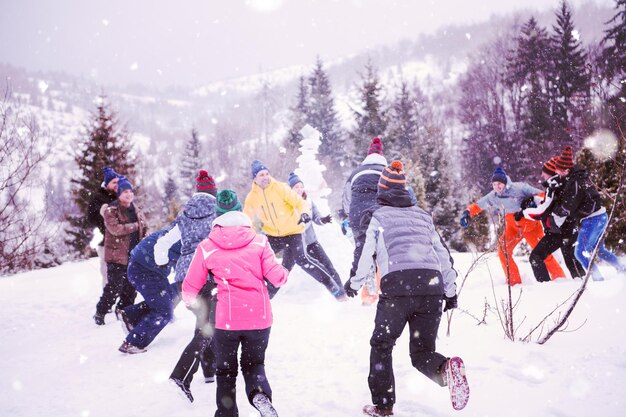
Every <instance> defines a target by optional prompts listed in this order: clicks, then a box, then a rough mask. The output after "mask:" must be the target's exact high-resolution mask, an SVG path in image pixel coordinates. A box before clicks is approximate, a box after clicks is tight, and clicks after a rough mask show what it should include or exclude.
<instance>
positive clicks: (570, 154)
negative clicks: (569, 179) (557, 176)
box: [554, 146, 574, 171]
mask: <svg viewBox="0 0 626 417" xmlns="http://www.w3.org/2000/svg"><path fill="white" fill-rule="evenodd" d="M554 165H555V166H556V168H557V169H559V170H561V171H564V170H566V169H571V168H572V167H574V150H573V149H572V147H571V146H566V147H565V149H563V152H561V155H560V156H557V157H556V160H555V161H554Z"/></svg>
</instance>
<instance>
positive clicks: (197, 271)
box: [182, 190, 288, 417]
mask: <svg viewBox="0 0 626 417" xmlns="http://www.w3.org/2000/svg"><path fill="white" fill-rule="evenodd" d="M217 211H218V213H223V214H221V215H220V216H219V217H217V218H216V219H215V220H214V221H213V229H212V230H211V232H210V233H209V237H208V238H207V239H205V240H203V241H202V242H200V244H199V245H198V247H197V249H196V252H195V254H194V257H193V260H192V261H191V265H190V266H189V270H188V271H187V275H186V276H185V280H184V281H183V287H182V296H183V301H184V302H185V304H186V305H187V306H188V307H190V308H194V307H195V305H194V303H197V296H198V293H199V292H200V290H201V289H202V287H203V286H204V284H205V283H206V281H207V277H211V278H212V279H213V280H214V281H215V283H216V284H217V305H216V310H215V333H214V335H213V343H214V346H215V362H216V364H217V369H216V377H217V378H216V380H217V392H216V402H217V411H216V412H215V417H237V416H238V415H239V412H238V409H237V401H236V394H235V388H236V379H237V371H238V363H237V351H238V349H239V345H241V371H242V373H243V377H244V380H245V384H246V396H247V398H248V401H250V403H251V404H252V405H253V406H254V407H255V408H256V409H257V410H259V412H260V413H261V416H262V417H273V416H277V414H276V410H275V409H274V407H273V406H272V402H271V401H272V390H271V388H270V385H269V382H268V381H267V378H266V376H265V350H266V349H267V345H268V342H269V336H270V329H271V326H272V308H271V305H270V298H269V295H268V292H267V286H266V283H265V280H268V281H269V282H271V283H272V284H273V285H274V286H276V287H280V286H281V285H283V284H284V283H285V282H287V275H288V271H287V270H286V269H285V268H284V267H283V266H282V265H280V264H279V263H278V262H277V260H276V257H275V255H274V252H273V251H272V248H271V247H270V245H269V243H268V240H267V238H266V237H265V236H264V235H257V234H256V233H255V231H254V229H253V228H252V223H251V221H250V218H249V217H248V216H246V215H245V214H244V213H242V212H241V203H240V202H239V199H238V198H237V195H236V194H235V192H234V191H231V190H223V191H221V192H220V193H219V194H218V197H217Z"/></svg>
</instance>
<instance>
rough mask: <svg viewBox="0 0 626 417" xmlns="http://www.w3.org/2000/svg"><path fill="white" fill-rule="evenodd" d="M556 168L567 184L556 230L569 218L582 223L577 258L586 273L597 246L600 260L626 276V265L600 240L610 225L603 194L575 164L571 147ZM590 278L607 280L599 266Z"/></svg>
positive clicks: (557, 211)
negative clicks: (602, 197) (603, 203)
mask: <svg viewBox="0 0 626 417" xmlns="http://www.w3.org/2000/svg"><path fill="white" fill-rule="evenodd" d="M555 168H556V169H555V171H556V173H557V174H558V176H559V177H561V178H562V179H563V180H564V181H565V184H564V185H563V193H562V195H561V199H560V201H559V203H558V204H557V205H556V207H555V208H554V210H553V212H552V216H551V218H550V221H554V223H555V225H556V226H557V227H562V226H563V225H564V224H565V221H567V220H568V219H570V220H573V221H575V222H578V223H579V224H580V230H579V231H578V239H577V240H576V249H575V252H574V255H575V256H576V259H577V260H578V261H579V262H580V263H581V264H582V266H583V267H584V268H585V271H588V270H589V264H590V261H591V254H592V253H593V251H594V250H595V248H596V246H597V247H598V258H600V259H601V260H603V261H606V262H608V263H609V264H611V266H613V267H614V268H615V269H616V270H618V271H620V272H621V273H626V266H624V264H622V263H621V262H620V260H619V259H618V258H617V257H616V256H615V255H614V254H613V253H612V252H610V251H609V250H608V249H606V248H605V247H604V241H603V240H600V237H601V236H602V233H604V230H605V229H606V227H607V226H608V215H607V214H606V208H605V207H604V206H603V205H602V199H601V197H600V193H599V192H598V190H597V189H596V187H595V186H594V185H593V183H592V182H591V180H590V179H589V175H588V174H587V171H586V170H584V169H583V168H581V167H579V166H578V165H576V164H575V163H574V151H573V149H572V147H571V146H566V147H565V149H563V151H562V152H561V154H560V155H559V156H558V157H556V160H555ZM591 276H592V278H593V280H594V281H602V280H603V279H604V277H603V276H602V273H601V272H600V269H599V268H598V267H597V265H596V264H594V265H593V268H592V270H591Z"/></svg>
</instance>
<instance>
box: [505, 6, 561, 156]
mask: <svg viewBox="0 0 626 417" xmlns="http://www.w3.org/2000/svg"><path fill="white" fill-rule="evenodd" d="M551 56H552V53H551V43H550V39H549V37H548V32H547V30H546V29H545V28H543V27H540V26H539V25H538V24H537V21H536V20H535V18H534V17H531V18H530V19H529V20H528V21H527V22H526V23H525V24H524V25H523V26H522V28H521V31H520V34H519V36H518V37H517V45H516V47H515V50H514V51H513V55H512V56H510V57H509V59H508V65H507V83H508V85H509V86H510V88H512V89H513V88H519V89H520V93H521V97H520V103H519V104H520V108H519V112H520V116H519V117H520V119H521V120H520V121H521V134H520V135H519V140H518V143H517V150H518V157H519V158H520V159H521V161H520V164H521V165H525V166H527V167H530V166H535V165H537V163H538V162H543V161H545V159H546V155H550V154H551V152H553V150H554V149H555V147H556V146H557V145H556V144H554V143H552V137H553V135H552V119H551V116H550V111H551V106H550V96H549V74H550V65H551Z"/></svg>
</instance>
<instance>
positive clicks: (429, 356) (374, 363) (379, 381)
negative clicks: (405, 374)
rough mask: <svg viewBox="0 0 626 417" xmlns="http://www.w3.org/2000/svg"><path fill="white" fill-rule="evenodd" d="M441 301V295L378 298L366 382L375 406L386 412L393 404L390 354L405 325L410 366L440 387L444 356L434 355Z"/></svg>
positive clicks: (394, 388) (394, 394)
mask: <svg viewBox="0 0 626 417" xmlns="http://www.w3.org/2000/svg"><path fill="white" fill-rule="evenodd" d="M442 298H443V297H442V296H440V295H413V296H409V297H389V296H385V295H381V296H380V299H379V300H378V305H377V306H376V318H375V319H374V332H373V334H372V338H371V339H370V346H371V347H372V349H371V351H370V373H369V377H368V380H367V381H368V384H369V387H370V393H371V394H372V402H373V403H374V404H375V405H376V406H377V407H379V408H386V409H389V408H392V407H393V405H394V404H395V402H396V387H395V379H394V375H393V363H392V352H393V347H394V346H395V344H396V340H397V339H398V338H399V337H400V335H401V334H402V331H403V330H404V328H405V327H406V325H407V323H408V325H409V335H410V338H409V354H410V356H411V364H412V365H413V367H415V368H416V369H417V370H418V371H420V372H421V373H422V374H424V375H426V376H427V377H428V378H430V379H432V380H433V381H435V382H436V383H438V384H439V385H442V386H443V384H444V383H443V379H442V377H441V374H440V372H439V371H440V367H441V365H442V364H443V363H444V362H445V361H446V357H445V356H443V355H441V354H439V353H437V352H435V340H436V339H437V330H438V329H439V321H440V320H441V304H442Z"/></svg>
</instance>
